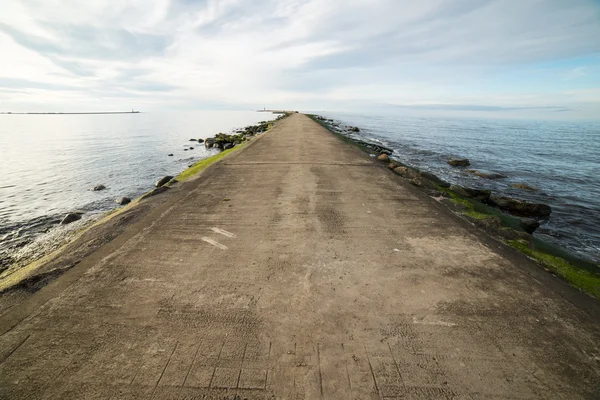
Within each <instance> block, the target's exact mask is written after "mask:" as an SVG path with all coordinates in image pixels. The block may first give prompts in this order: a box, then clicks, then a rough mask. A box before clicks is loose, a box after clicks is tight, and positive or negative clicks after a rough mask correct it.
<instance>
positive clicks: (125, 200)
mask: <svg viewBox="0 0 600 400" xmlns="http://www.w3.org/2000/svg"><path fill="white" fill-rule="evenodd" d="M115 201H116V202H117V204H118V205H120V206H124V205H125V204H129V203H131V199H130V198H129V197H119V198H118V199H116V200H115Z"/></svg>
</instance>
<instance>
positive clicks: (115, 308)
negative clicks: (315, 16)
mask: <svg viewBox="0 0 600 400" xmlns="http://www.w3.org/2000/svg"><path fill="white" fill-rule="evenodd" d="M161 196H171V197H169V199H170V200H169V201H167V202H166V203H164V204H163V205H162V206H161V207H162V208H157V209H156V210H155V212H154V214H153V215H150V216H148V217H146V218H145V220H144V221H142V222H138V223H136V226H135V227H134V228H135V229H136V230H132V231H130V232H128V233H124V234H123V235H125V236H124V239H122V240H121V241H119V240H117V241H115V242H114V243H113V242H111V243H110V244H108V245H106V246H104V247H102V248H101V249H100V250H98V251H97V252H96V253H95V254H94V255H93V256H91V257H88V259H85V260H82V262H81V263H80V264H79V265H77V266H76V267H74V268H73V269H72V270H70V271H69V272H67V273H66V274H65V275H64V276H62V277H61V278H59V279H57V280H56V281H54V282H53V283H52V284H50V285H49V286H47V287H45V288H43V289H42V290H41V291H39V292H37V293H36V294H34V295H33V296H32V297H31V298H30V299H29V300H28V301H27V302H26V303H24V304H22V305H21V306H18V307H20V308H19V309H17V306H15V307H14V308H13V309H10V310H8V311H7V312H6V313H5V314H4V315H3V316H1V317H0V323H2V324H4V326H2V325H0V328H3V329H2V330H1V331H0V332H5V333H4V334H3V335H2V336H0V398H3V399H33V398H36V399H38V398H42V399H51V398H52V399H71V398H81V399H147V398H154V399H196V398H198V399H200V398H206V399H222V398H234V396H235V395H236V394H238V395H239V396H241V397H240V398H247V399H272V398H277V399H320V398H323V399H382V398H403V399H429V398H431V399H440V398H460V399H500V398H502V399H504V398H510V399H535V398H539V399H551V398H552V399H554V398H557V399H585V398H587V399H597V398H599V396H600V391H599V388H600V378H599V375H598V374H599V361H598V360H599V357H600V350H599V349H598V344H599V343H600V333H599V329H598V328H599V327H600V322H599V318H598V316H599V315H600V312H599V307H598V304H597V302H595V301H594V300H591V299H589V298H587V297H585V296H584V295H582V294H580V293H578V292H576V291H575V290H573V289H571V288H569V287H567V286H566V285H565V284H563V283H562V282H560V281H558V280H556V279H555V278H553V277H552V276H551V275H549V274H547V273H546V272H545V271H542V270H541V269H540V268H539V267H537V266H535V265H533V264H532V263H531V262H530V261H528V260H526V259H525V258H523V257H521V256H519V255H516V254H513V253H512V252H511V251H510V250H507V249H505V248H503V246H499V245H498V244H497V243H496V242H494V241H492V240H490V239H487V238H486V237H484V236H481V235H480V234H479V233H477V232H476V231H475V230H473V228H471V227H470V226H468V225H466V224H465V223H464V222H462V221H460V220H457V219H456V218H455V217H453V216H452V215H451V214H450V213H449V212H448V211H447V210H445V209H444V208H443V207H441V206H440V205H439V204H437V203H435V201H434V200H432V199H430V198H428V197H427V196H425V195H424V194H423V193H421V192H420V191H418V189H416V188H414V187H411V186H410V185H407V184H404V183H403V181H402V179H401V178H399V177H397V176H395V175H394V174H392V173H391V172H390V171H388V170H387V168H386V167H385V166H384V165H380V164H378V163H376V162H375V161H373V160H371V159H369V158H368V157H367V156H366V155H364V154H362V153H360V152H358V151H357V150H356V149H354V148H352V147H350V146H349V145H346V144H343V143H341V142H340V141H339V140H338V139H337V138H335V137H334V136H333V135H331V134H330V133H328V132H327V131H325V130H324V129H323V128H321V127H320V126H319V125H317V124H316V123H314V122H313V121H311V120H310V119H308V118H307V117H305V116H303V115H292V116H291V117H290V118H288V119H286V120H284V121H282V122H281V123H280V124H279V125H278V127H276V128H275V129H274V130H273V131H272V132H270V133H268V134H267V135H265V136H264V137H262V138H260V139H258V140H257V141H256V142H254V143H253V144H252V145H251V146H250V147H249V148H247V149H246V150H244V151H242V152H240V153H238V154H236V155H235V156H233V157H231V158H228V159H226V160H224V162H222V163H221V164H219V165H216V166H215V167H213V168H212V169H211V170H209V171H207V172H206V173H204V174H203V175H202V176H201V177H200V178H199V179H197V180H196V181H193V182H190V183H188V184H186V185H183V186H181V187H180V188H176V187H175V188H173V189H172V190H170V191H169V192H168V193H166V194H162V195H161ZM161 196H158V197H157V198H159V197H161ZM154 200H155V199H150V200H148V201H154ZM163 202H164V200H163ZM134 228H132V229H134ZM46 299H49V301H47V302H46ZM36 302H37V303H36ZM19 315H20V316H21V317H19ZM22 317H26V318H24V319H22ZM21 319H22V320H21Z"/></svg>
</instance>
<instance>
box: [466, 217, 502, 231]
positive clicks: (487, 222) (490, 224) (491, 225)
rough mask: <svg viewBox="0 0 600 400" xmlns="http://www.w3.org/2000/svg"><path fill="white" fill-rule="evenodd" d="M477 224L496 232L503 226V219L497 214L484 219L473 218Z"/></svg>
mask: <svg viewBox="0 0 600 400" xmlns="http://www.w3.org/2000/svg"><path fill="white" fill-rule="evenodd" d="M472 221H473V222H474V223H475V225H477V226H479V227H480V228H483V229H484V230H486V231H493V232H495V231H496V230H498V229H500V228H502V220H501V219H500V217H497V216H495V215H494V216H490V217H488V218H482V219H473V220H472Z"/></svg>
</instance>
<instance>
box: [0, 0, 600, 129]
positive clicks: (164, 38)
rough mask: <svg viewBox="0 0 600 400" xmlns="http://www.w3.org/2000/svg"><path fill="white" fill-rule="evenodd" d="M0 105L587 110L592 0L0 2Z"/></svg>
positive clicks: (598, 87)
mask: <svg viewBox="0 0 600 400" xmlns="http://www.w3.org/2000/svg"><path fill="white" fill-rule="evenodd" d="M0 49H1V54H2V61H1V62H0V111H3V112H6V111H12V112H17V111H35V112H40V111H41V112H44V111H52V112H55V111H106V110H130V109H132V108H134V109H136V110H142V111H155V110H195V109H238V110H241V109H258V108H262V107H268V108H276V109H299V110H331V111H355V110H374V111H375V110H377V111H397V110H400V111H412V112H416V113H428V112H433V113H436V112H437V113H447V114H460V113H470V114H473V115H478V114H480V115H486V116H487V115H492V116H498V117H503V116H507V117H528V116H531V117H535V118H561V119H569V118H597V119H600V1H598V0H419V1H413V0H327V1H323V0H218V1H213V0H121V1H106V0H103V1H99V0H86V1H81V0H77V1H71V0H2V13H0Z"/></svg>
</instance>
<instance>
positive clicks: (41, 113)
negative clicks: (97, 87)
mask: <svg viewBox="0 0 600 400" xmlns="http://www.w3.org/2000/svg"><path fill="white" fill-rule="evenodd" d="M139 113H140V112H139V111H92V112H0V114H2V115H86V114H139Z"/></svg>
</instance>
